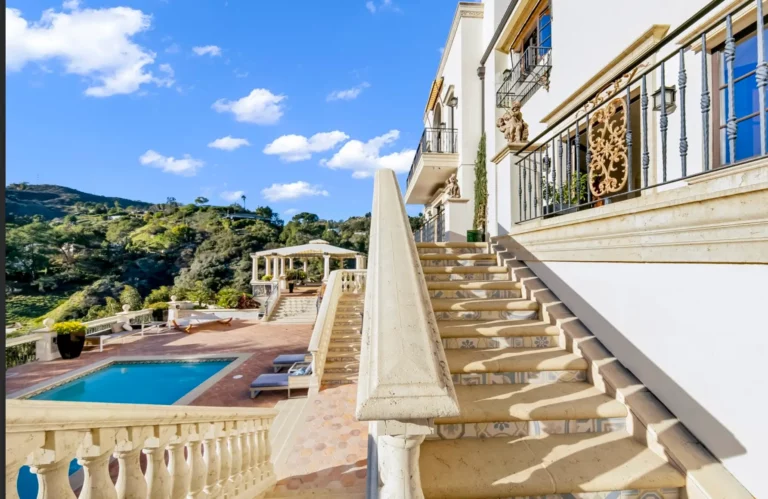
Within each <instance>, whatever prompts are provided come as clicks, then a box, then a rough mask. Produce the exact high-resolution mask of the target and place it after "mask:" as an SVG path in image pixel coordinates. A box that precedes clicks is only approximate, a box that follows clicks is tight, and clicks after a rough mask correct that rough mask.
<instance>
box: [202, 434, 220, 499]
mask: <svg viewBox="0 0 768 499" xmlns="http://www.w3.org/2000/svg"><path fill="white" fill-rule="evenodd" d="M221 426H222V424H221V423H214V424H212V425H211V426H210V428H209V430H208V432H207V433H206V434H205V436H204V437H203V452H204V453H205V455H204V457H205V468H206V470H207V473H206V477H205V493H206V494H207V495H208V497H210V498H212V499H213V498H215V497H219V493H220V492H221V487H220V486H219V474H220V473H221V460H220V459H219V451H218V449H217V448H216V447H217V445H216V441H217V440H218V436H219V432H221Z"/></svg>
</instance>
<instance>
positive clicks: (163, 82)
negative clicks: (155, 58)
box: [156, 64, 175, 87]
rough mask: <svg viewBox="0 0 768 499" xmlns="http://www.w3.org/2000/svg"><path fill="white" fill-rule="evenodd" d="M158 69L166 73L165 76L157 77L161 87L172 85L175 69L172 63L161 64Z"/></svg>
mask: <svg viewBox="0 0 768 499" xmlns="http://www.w3.org/2000/svg"><path fill="white" fill-rule="evenodd" d="M157 69H159V70H160V71H162V72H163V73H165V76H164V77H159V78H156V83H157V84H158V85H160V86H161V87H172V86H173V84H174V80H173V77H174V74H175V73H174V71H173V68H172V67H171V65H170V64H160V65H159V66H158V67H157Z"/></svg>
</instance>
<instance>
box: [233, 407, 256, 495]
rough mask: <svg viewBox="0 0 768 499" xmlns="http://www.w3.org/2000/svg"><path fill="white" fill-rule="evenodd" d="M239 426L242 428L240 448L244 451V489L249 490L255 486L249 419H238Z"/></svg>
mask: <svg viewBox="0 0 768 499" xmlns="http://www.w3.org/2000/svg"><path fill="white" fill-rule="evenodd" d="M237 427H238V429H239V430H240V450H241V451H242V453H243V455H242V461H243V462H242V467H241V469H242V484H243V488H242V490H248V489H249V488H251V487H253V473H252V472H251V468H252V464H251V438H250V432H251V429H250V423H249V422H248V421H238V422H237Z"/></svg>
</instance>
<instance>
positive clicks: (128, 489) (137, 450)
mask: <svg viewBox="0 0 768 499" xmlns="http://www.w3.org/2000/svg"><path fill="white" fill-rule="evenodd" d="M151 435H152V427H151V426H145V427H139V428H128V429H127V430H121V431H120V433H118V437H117V440H118V443H117V446H116V447H115V454H114V456H115V457H116V458H117V461H118V463H119V465H120V471H119V473H118V475H117V483H116V484H115V486H116V488H117V498H118V499H146V498H147V482H146V481H145V480H144V475H143V474H142V473H141V463H140V461H139V459H140V457H141V449H142V447H143V446H144V441H145V440H146V439H147V438H148V437H150V436H151Z"/></svg>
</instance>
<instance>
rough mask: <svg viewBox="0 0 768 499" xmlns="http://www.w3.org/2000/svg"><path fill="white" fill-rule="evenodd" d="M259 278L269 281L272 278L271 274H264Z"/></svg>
mask: <svg viewBox="0 0 768 499" xmlns="http://www.w3.org/2000/svg"><path fill="white" fill-rule="evenodd" d="M261 280H262V281H271V280H272V276H271V275H269V274H267V275H265V276H262V278H261Z"/></svg>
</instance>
